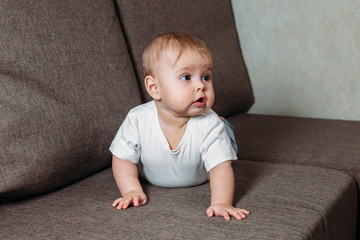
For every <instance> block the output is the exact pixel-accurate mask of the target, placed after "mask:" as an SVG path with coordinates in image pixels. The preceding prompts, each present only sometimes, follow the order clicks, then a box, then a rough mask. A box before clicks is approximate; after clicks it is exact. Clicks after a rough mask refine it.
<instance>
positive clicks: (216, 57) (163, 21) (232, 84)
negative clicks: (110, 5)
mask: <svg viewBox="0 0 360 240" xmlns="http://www.w3.org/2000/svg"><path fill="white" fill-rule="evenodd" d="M116 2H117V4H118V11H119V17H120V19H121V24H122V26H123V30H124V34H125V37H126V40H127V43H128V46H129V50H130V54H131V57H132V60H133V62H134V65H135V70H136V74H137V77H138V81H139V85H140V86H141V89H142V97H143V100H144V101H148V100H150V97H149V96H148V94H147V93H146V90H145V88H144V84H143V77H144V76H142V67H141V65H142V62H141V58H142V51H143V49H144V47H145V46H146V44H147V43H148V42H149V41H150V40H151V39H152V38H154V37H155V36H157V35H159V34H162V33H164V32H175V31H180V32H187V33H190V34H192V35H194V36H196V37H198V38H200V39H201V40H203V41H204V42H205V43H206V45H207V46H208V47H209V49H210V51H211V53H212V56H213V61H214V89H215V95H216V97H215V104H214V107H213V109H214V110H215V111H216V112H217V113H218V114H219V115H222V116H229V115H233V114H237V113H244V112H246V111H247V110H248V109H249V108H250V107H251V106H252V104H253V103H254V96H253V92H252V88H251V84H250V80H249V76H248V73H247V70H246V67H245V63H244V59H243V56H242V53H241V49H240V45H239V40H238V36H237V31H236V27H235V21H234V16H233V11H232V6H231V1H230V0H212V1H209V0H197V1H193V0H172V1H168V0H131V1H128V0H116Z"/></svg>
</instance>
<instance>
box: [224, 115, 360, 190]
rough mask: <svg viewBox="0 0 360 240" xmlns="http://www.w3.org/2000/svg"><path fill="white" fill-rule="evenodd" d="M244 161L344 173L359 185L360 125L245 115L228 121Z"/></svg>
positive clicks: (239, 153)
mask: <svg viewBox="0 0 360 240" xmlns="http://www.w3.org/2000/svg"><path fill="white" fill-rule="evenodd" d="M228 120H229V121H230V123H232V124H233V126H234V128H235V138H236V141H237V144H238V147H239V152H238V157H239V158H241V159H248V160H255V161H268V162H277V163H287V164H299V165H309V166H315V167H323V168H331V169H337V170H341V171H344V172H346V173H348V174H349V175H351V176H352V177H353V178H355V179H356V180H357V182H358V183H359V184H360V147H359V146H360V122H359V121H343V120H324V119H309V118H297V117H284V116H268V115H256V114H245V115H237V116H235V117H232V118H229V119H228Z"/></svg>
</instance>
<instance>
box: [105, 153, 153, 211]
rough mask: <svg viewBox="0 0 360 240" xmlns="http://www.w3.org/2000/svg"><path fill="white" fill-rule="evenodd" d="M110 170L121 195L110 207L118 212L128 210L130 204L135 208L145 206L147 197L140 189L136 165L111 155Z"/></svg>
mask: <svg viewBox="0 0 360 240" xmlns="http://www.w3.org/2000/svg"><path fill="white" fill-rule="evenodd" d="M112 168H113V173H114V178H115V181H116V184H117V186H118V187H119V189H120V192H121V195H122V197H121V198H118V199H116V200H115V201H114V203H113V204H112V206H113V207H117V209H119V210H120V209H126V208H128V206H129V205H130V204H132V205H133V206H135V207H140V206H143V205H145V204H146V203H147V197H146V195H145V193H144V191H143V189H142V187H141V184H140V181H139V178H138V171H137V167H136V165H135V164H134V163H132V162H130V161H127V160H124V159H120V158H118V157H116V156H114V155H113V160H112Z"/></svg>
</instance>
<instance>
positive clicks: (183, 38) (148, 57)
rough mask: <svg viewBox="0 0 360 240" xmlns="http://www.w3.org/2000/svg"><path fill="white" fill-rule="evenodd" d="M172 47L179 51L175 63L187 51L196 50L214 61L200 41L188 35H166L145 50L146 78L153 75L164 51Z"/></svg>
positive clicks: (155, 39)
mask: <svg viewBox="0 0 360 240" xmlns="http://www.w3.org/2000/svg"><path fill="white" fill-rule="evenodd" d="M171 47H173V48H178V49H179V55H178V56H177V58H176V61H175V62H177V60H178V59H179V58H180V56H181V54H182V53H183V52H184V50H186V49H191V50H195V51H197V52H198V53H199V54H200V55H201V56H206V57H209V59H210V60H211V59H212V58H211V53H210V51H209V49H208V48H207V47H206V45H205V43H203V41H201V40H200V39H198V38H196V37H193V36H191V35H190V34H187V33H181V32H170V33H165V34H162V35H160V36H158V37H155V38H154V39H153V40H151V41H150V42H149V44H148V45H147V46H146V47H145V49H144V52H143V56H142V62H143V74H144V76H147V75H152V74H153V70H154V66H155V64H156V62H157V61H159V60H160V58H161V57H162V54H163V53H164V51H165V50H167V49H169V48H171Z"/></svg>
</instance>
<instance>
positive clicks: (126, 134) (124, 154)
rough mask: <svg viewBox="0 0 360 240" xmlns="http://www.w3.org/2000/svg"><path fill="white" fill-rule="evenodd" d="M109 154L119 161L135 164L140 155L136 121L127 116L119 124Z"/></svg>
mask: <svg viewBox="0 0 360 240" xmlns="http://www.w3.org/2000/svg"><path fill="white" fill-rule="evenodd" d="M110 152H111V153H112V154H113V155H115V156H116V157H118V158H120V159H125V160H128V161H130V162H133V163H135V164H137V163H138V162H139V158H140V154H141V146H140V136H139V129H138V126H137V122H136V119H134V118H131V117H130V116H129V114H128V115H127V116H126V118H125V120H124V121H123V123H122V124H121V126H120V128H119V130H118V132H117V133H116V135H115V138H114V140H113V141H112V143H111V146H110Z"/></svg>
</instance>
